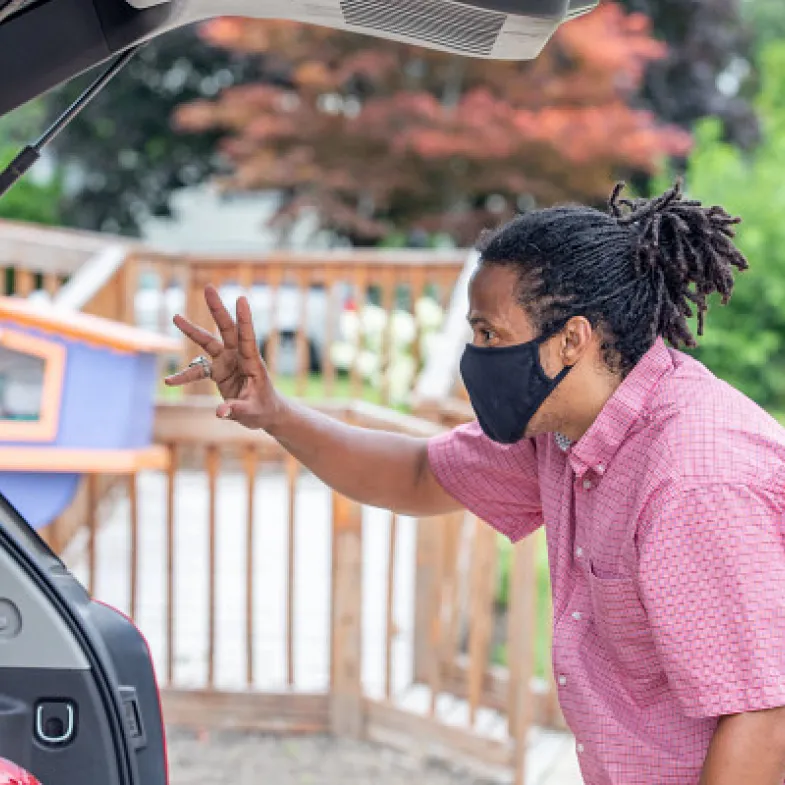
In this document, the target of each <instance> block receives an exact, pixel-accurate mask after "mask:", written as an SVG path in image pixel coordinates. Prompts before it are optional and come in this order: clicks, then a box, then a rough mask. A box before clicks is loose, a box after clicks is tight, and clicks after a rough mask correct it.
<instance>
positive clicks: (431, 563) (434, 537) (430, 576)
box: [413, 518, 439, 684]
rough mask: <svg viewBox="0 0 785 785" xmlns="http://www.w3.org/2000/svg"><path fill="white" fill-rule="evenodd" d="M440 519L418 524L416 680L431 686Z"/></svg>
mask: <svg viewBox="0 0 785 785" xmlns="http://www.w3.org/2000/svg"><path fill="white" fill-rule="evenodd" d="M437 527H438V519H432V518H420V519H419V520H418V521H417V537H416V545H415V549H416V555H415V560H416V561H415V564H416V567H415V570H416V572H415V586H414V663H413V666H414V673H413V676H414V681H415V683H418V684H427V683H428V682H429V681H430V677H431V661H432V655H433V652H432V651H431V613H432V607H433V606H432V598H433V594H434V592H435V591H436V582H437V580H438V571H439V550H438V546H439V542H438V541H439V531H438V528H437Z"/></svg>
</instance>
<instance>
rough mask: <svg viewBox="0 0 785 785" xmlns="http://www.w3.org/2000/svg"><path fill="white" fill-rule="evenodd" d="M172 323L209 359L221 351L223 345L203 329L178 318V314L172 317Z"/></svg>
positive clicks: (181, 317) (183, 318)
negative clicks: (205, 353) (204, 352)
mask: <svg viewBox="0 0 785 785" xmlns="http://www.w3.org/2000/svg"><path fill="white" fill-rule="evenodd" d="M174 323H175V325H176V327H177V329H178V330H179V331H180V332H181V333H182V334H183V335H185V336H186V337H187V338H190V339H191V340H192V341H193V342H194V343H195V344H196V345H197V346H201V347H202V349H204V350H205V351H206V352H207V354H209V355H210V357H213V358H215V357H217V356H218V355H219V354H220V353H221V352H222V351H223V349H224V345H223V344H222V343H221V341H219V340H218V338H216V337H215V336H214V335H213V334H212V333H209V332H207V330H205V329H204V328H203V327H199V326H198V325H195V324H194V323H193V322H190V321H188V319H186V318H185V317H184V316H180V314H179V313H178V314H177V315H176V316H175V317H174ZM197 370H198V369H197Z"/></svg>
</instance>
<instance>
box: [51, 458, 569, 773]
mask: <svg viewBox="0 0 785 785" xmlns="http://www.w3.org/2000/svg"><path fill="white" fill-rule="evenodd" d="M176 500H177V509H176V548H175V638H176V645H175V650H176V656H175V666H176V667H175V684H176V686H178V687H186V688H188V687H201V686H204V685H205V681H206V672H207V659H208V612H207V608H208V541H209V540H208V528H207V520H208V495H207V480H206V477H205V476H204V475H203V474H201V473H189V472H183V473H181V474H180V475H178V486H177V492H176ZM296 504H297V507H296V536H295V592H294V594H295V596H294V625H293V626H294V636H293V637H294V676H295V683H294V687H293V689H294V690H297V691H308V692H313V691H316V692H320V691H326V689H327V687H328V681H329V651H328V643H329V586H330V519H329V516H330V495H329V491H328V490H327V489H326V488H325V486H324V485H322V484H321V483H320V482H319V481H318V480H316V479H315V478H313V477H311V476H309V475H304V476H303V477H301V478H300V481H299V484H298V492H297V502H296ZM139 505H140V515H139V519H140V539H139V543H140V547H139V553H140V559H139V597H138V609H137V622H138V624H139V626H140V628H141V629H142V631H143V632H144V633H145V635H146V637H147V639H148V642H149V643H150V648H151V651H152V653H153V658H154V660H155V662H156V666H157V668H158V670H159V673H163V672H164V665H165V619H166V606H165V586H166V583H165V580H166V561H165V560H166V550H165V529H164V525H165V524H164V511H165V508H166V502H165V485H164V478H163V477H162V476H160V475H156V474H146V475H143V476H142V477H141V478H140V484H139ZM256 511H257V512H256V519H255V522H254V523H255V548H254V574H255V591H254V603H255V614H254V666H255V674H256V677H255V683H254V684H253V689H256V690H263V691H273V690H275V691H278V690H285V689H287V686H286V602H285V599H286V585H287V580H286V578H287V576H286V569H287V566H286V565H287V523H286V521H287V494H286V483H285V482H284V479H283V475H282V474H281V473H280V472H278V471H274V470H270V471H269V472H266V473H261V474H260V475H259V478H258V481H257V487H256ZM102 519H103V520H104V521H105V523H104V525H103V526H102V528H101V531H100V533H99V536H98V545H97V548H98V551H97V562H98V565H99V567H98V571H97V576H96V596H97V597H98V598H99V599H101V600H104V601H105V602H108V603H109V604H111V605H113V606H115V607H117V608H120V609H122V610H124V611H128V609H129V606H130V602H129V590H128V587H129V575H130V569H129V552H130V551H129V539H128V532H129V526H128V505H127V504H124V503H120V504H116V505H115V506H114V507H113V508H112V509H111V510H106V511H102ZM363 524H364V526H363V538H364V542H363V552H364V553H363V557H364V562H363V563H364V572H363V586H362V589H363V597H364V603H363V663H362V665H363V667H362V677H363V684H364V688H365V691H366V694H367V695H368V696H369V697H381V696H382V695H383V685H384V664H385V663H384V645H385V637H384V636H385V626H386V618H385V615H386V584H387V548H388V539H389V525H390V515H389V513H387V512H386V511H383V510H377V509H371V508H367V509H366V510H365V513H364V520H363ZM245 527H246V490H245V483H244V478H243V477H241V476H240V475H237V474H231V473H226V474H224V475H222V476H221V477H220V480H219V487H218V536H217V549H216V550H217V554H216V563H217V569H216V593H217V614H216V649H215V668H216V678H215V686H216V688H218V689H228V690H233V689H247V686H246V684H245V677H244V674H245V650H246V632H245V629H246V624H245V586H246V579H245V537H246V532H245ZM414 538H415V524H414V522H413V521H412V520H409V519H401V520H400V522H399V527H398V540H397V542H396V548H397V562H396V575H395V593H394V615H395V622H396V626H397V630H398V634H397V636H396V639H395V641H394V644H393V668H392V674H393V695H394V697H395V700H396V701H397V702H398V703H399V704H400V705H402V706H405V707H406V708H407V709H409V710H411V711H415V712H420V711H424V710H425V707H427V706H428V705H429V703H430V696H429V694H428V691H427V689H425V688H423V687H413V686H412V672H411V662H412V646H413V618H414V566H415V565H414ZM71 553H72V554H73V555H72V556H70V557H69V554H66V561H67V562H68V563H69V566H70V567H71V568H72V570H73V571H74V574H75V575H76V576H77V577H78V578H80V579H82V580H85V579H86V577H87V576H86V563H85V559H84V557H83V556H82V555H76V554H80V553H84V551H83V550H82V549H81V548H80V543H79V542H78V541H77V542H75V543H74V547H73V548H72V550H71ZM466 709H467V707H466V704H465V703H464V702H463V701H459V700H457V699H454V698H451V697H450V696H442V697H441V698H440V700H439V703H438V712H439V717H440V719H441V720H442V721H443V722H446V723H450V724H459V725H460V724H462V725H464V726H465V723H466V715H467V711H466ZM478 715H479V716H478V720H477V726H476V729H477V731H478V732H481V733H483V734H486V735H488V736H489V737H491V738H493V737H496V738H499V737H502V738H503V736H504V733H505V729H504V721H503V718H502V717H500V716H499V715H498V714H496V713H495V712H492V711H489V710H481V711H480V712H478ZM530 744H531V751H530V756H529V773H528V778H527V779H528V783H529V785H577V784H578V783H580V782H581V779H580V776H579V775H578V773H577V762H576V759H575V753H574V742H573V740H572V738H571V737H570V736H568V735H565V734H557V733H552V732H545V731H542V730H540V729H533V731H532V736H531V740H530Z"/></svg>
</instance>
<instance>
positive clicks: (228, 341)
mask: <svg viewBox="0 0 785 785" xmlns="http://www.w3.org/2000/svg"><path fill="white" fill-rule="evenodd" d="M204 299H205V302H206V303H207V307H208V308H209V309H210V315H211V316H212V317H213V321H214V322H215V325H216V327H217V328H218V330H219V332H220V333H221V338H222V339H223V342H224V346H225V347H226V348H227V349H232V350H234V349H236V348H237V325H236V324H235V323H234V319H232V316H231V314H230V313H229V311H227V310H226V306H225V305H224V303H223V300H222V299H221V295H220V294H218V290H217V289H216V288H215V287H214V286H213V285H212V284H208V285H207V286H205V289H204Z"/></svg>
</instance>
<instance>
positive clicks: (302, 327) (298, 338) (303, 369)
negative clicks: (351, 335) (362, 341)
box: [295, 270, 330, 396]
mask: <svg viewBox="0 0 785 785" xmlns="http://www.w3.org/2000/svg"><path fill="white" fill-rule="evenodd" d="M296 281H297V291H298V294H299V298H300V314H299V319H298V322H297V329H296V331H295V355H296V357H297V370H296V384H295V389H296V392H297V395H299V396H304V395H305V393H306V390H307V385H308V377H309V375H310V370H311V368H310V365H311V363H310V356H309V350H308V297H309V295H310V293H311V289H310V276H309V275H308V271H307V270H297V276H296ZM329 350H330V347H329V346H327V345H325V348H324V351H325V352H329Z"/></svg>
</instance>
